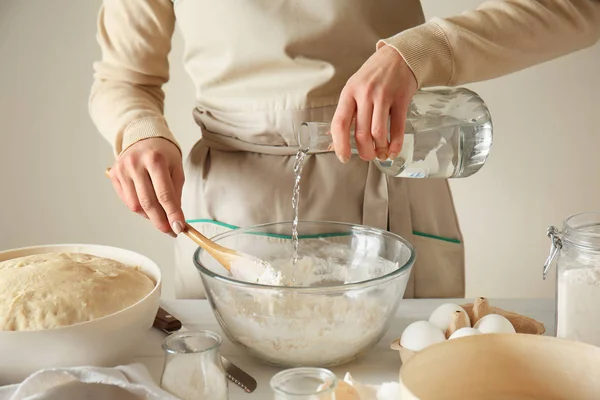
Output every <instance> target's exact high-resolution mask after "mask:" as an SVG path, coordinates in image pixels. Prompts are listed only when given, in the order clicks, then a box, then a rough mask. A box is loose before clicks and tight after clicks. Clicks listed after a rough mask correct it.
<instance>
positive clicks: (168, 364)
mask: <svg viewBox="0 0 600 400" xmlns="http://www.w3.org/2000/svg"><path fill="white" fill-rule="evenodd" d="M220 347H221V337H220V336H219V335H218V334H216V333H214V332H210V331H185V332H178V333H174V334H172V335H169V336H167V337H166V338H165V341H164V342H163V350H164V351H165V352H166V358H165V367H164V370H163V374H162V378H161V382H160V386H161V387H162V388H163V389H164V390H166V391H168V392H170V393H171V394H173V395H175V396H177V397H179V398H181V399H182V400H197V399H211V400H227V399H228V398H229V397H228V383H227V376H226V375H225V370H224V368H223V364H222V363H221V353H220Z"/></svg>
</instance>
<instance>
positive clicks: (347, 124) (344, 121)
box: [331, 45, 417, 163]
mask: <svg viewBox="0 0 600 400" xmlns="http://www.w3.org/2000/svg"><path fill="white" fill-rule="evenodd" d="M416 91H417V80H416V78H415V76H414V74H413V72H412V71H411V69H410V68H409V66H408V65H407V64H406V62H405V61H404V59H403V58H402V56H401V55H400V54H399V53H398V52H397V51H396V50H395V49H394V48H393V47H390V46H387V45H384V46H382V47H380V48H379V50H377V51H376V52H375V53H374V54H373V55H372V56H371V57H369V59H368V60H367V61H366V62H365V63H364V64H363V66H362V67H361V68H360V69H359V70H358V71H357V72H356V73H355V74H354V75H353V76H352V77H351V78H350V79H349V80H348V82H347V83H346V86H345V87H344V89H343V90H342V93H341V95H340V101H339V103H338V106H337V109H336V111H335V114H334V116H333V120H332V123H331V134H332V137H333V148H334V150H335V153H336V155H337V157H338V158H339V160H340V161H341V162H343V163H345V162H348V160H349V159H350V128H351V126H352V122H353V120H354V118H356V125H355V138H356V147H357V149H358V154H359V156H360V158H362V159H363V160H366V161H371V160H373V159H375V158H378V159H380V160H386V159H387V158H390V159H394V158H396V157H397V156H398V154H399V153H400V150H401V149H402V142H403V139H404V123H405V121H406V114H407V111H408V106H409V104H410V100H411V99H412V97H413V96H414V94H415V93H416ZM388 120H389V121H390V130H389V133H390V138H389V142H388Z"/></svg>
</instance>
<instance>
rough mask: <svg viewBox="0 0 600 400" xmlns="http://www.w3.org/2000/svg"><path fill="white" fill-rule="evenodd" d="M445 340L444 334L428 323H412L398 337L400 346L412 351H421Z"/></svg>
mask: <svg viewBox="0 0 600 400" xmlns="http://www.w3.org/2000/svg"><path fill="white" fill-rule="evenodd" d="M444 340H446V336H445V335H444V332H442V330H441V329H440V328H438V327H437V326H435V325H434V324H432V323H431V322H429V321H417V322H413V323H412V324H410V325H409V326H407V327H406V329H405V330H404V332H402V336H401V337H400V346H402V347H404V348H405V349H408V350H412V351H419V350H423V349H424V348H425V347H428V346H431V345H432V344H436V343H440V342H443V341H444Z"/></svg>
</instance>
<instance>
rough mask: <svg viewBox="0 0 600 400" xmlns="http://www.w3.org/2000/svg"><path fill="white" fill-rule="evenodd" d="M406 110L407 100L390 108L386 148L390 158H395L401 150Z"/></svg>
mask: <svg viewBox="0 0 600 400" xmlns="http://www.w3.org/2000/svg"><path fill="white" fill-rule="evenodd" d="M407 111H408V102H402V103H396V104H394V105H393V106H392V108H391V110H390V118H391V121H390V146H389V149H388V158H389V159H391V160H395V159H396V158H397V157H398V154H400V150H402V144H403V143H404V124H405V123H406V113H407Z"/></svg>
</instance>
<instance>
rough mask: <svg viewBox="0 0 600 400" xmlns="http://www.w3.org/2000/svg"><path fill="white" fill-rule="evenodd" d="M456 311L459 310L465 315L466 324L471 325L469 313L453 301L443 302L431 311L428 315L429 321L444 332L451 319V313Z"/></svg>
mask: <svg viewBox="0 0 600 400" xmlns="http://www.w3.org/2000/svg"><path fill="white" fill-rule="evenodd" d="M456 311H460V312H462V313H464V314H465V317H467V324H468V325H469V326H471V319H470V318H469V314H467V312H466V311H465V310H464V309H463V308H462V307H461V306H459V305H457V304H453V303H444V304H442V305H441V306H439V307H438V308H436V309H435V310H433V312H432V313H431V315H430V316H429V322H431V323H432V324H434V325H435V326H437V327H438V328H439V329H440V330H441V331H443V332H446V329H448V326H449V325H450V322H451V321H452V314H454V313H455V312H456Z"/></svg>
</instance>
